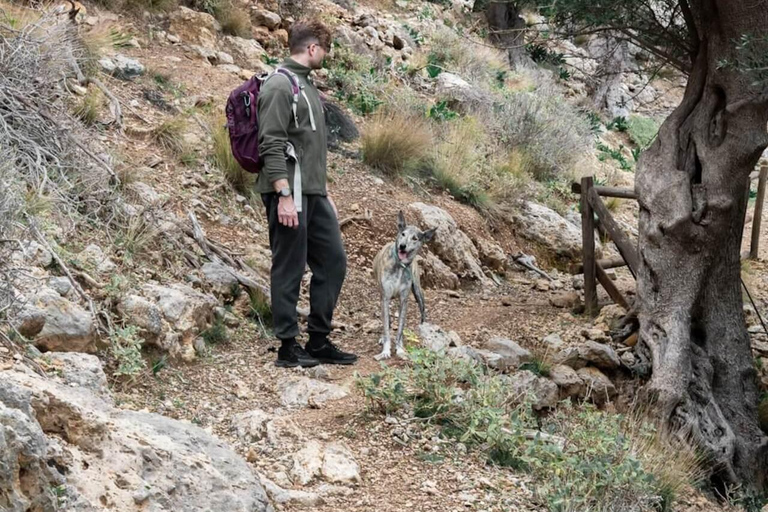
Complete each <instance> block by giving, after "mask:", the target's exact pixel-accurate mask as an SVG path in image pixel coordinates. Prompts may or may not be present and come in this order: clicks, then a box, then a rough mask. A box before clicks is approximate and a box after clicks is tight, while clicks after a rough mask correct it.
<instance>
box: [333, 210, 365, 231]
mask: <svg viewBox="0 0 768 512" xmlns="http://www.w3.org/2000/svg"><path fill="white" fill-rule="evenodd" d="M372 220H373V215H372V214H371V210H368V209H366V210H365V214H364V215H353V216H351V217H347V218H346V219H343V220H341V221H339V228H343V227H344V226H346V225H347V224H349V223H350V222H354V221H364V222H367V223H368V224H370V223H371V221H372Z"/></svg>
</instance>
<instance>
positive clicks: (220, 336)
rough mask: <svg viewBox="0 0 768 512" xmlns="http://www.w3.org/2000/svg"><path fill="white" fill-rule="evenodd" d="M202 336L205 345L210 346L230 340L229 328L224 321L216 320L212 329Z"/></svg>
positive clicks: (209, 328)
mask: <svg viewBox="0 0 768 512" xmlns="http://www.w3.org/2000/svg"><path fill="white" fill-rule="evenodd" d="M200 336H202V338H203V339H204V340H205V343H206V344H208V345H217V344H219V343H223V342H225V341H227V340H228V339H229V335H228V333H227V326H226V325H224V321H223V320H221V319H216V321H215V322H214V323H213V324H211V326H210V327H208V328H207V329H206V330H204V331H203V332H201V333H200Z"/></svg>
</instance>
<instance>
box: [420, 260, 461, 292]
mask: <svg viewBox="0 0 768 512" xmlns="http://www.w3.org/2000/svg"><path fill="white" fill-rule="evenodd" d="M416 259H417V260H418V262H419V269H420V270H421V274H422V275H421V284H422V286H424V287H425V288H439V289H443V290H455V289H457V288H458V287H459V276H457V275H456V274H455V273H454V272H453V271H452V270H451V269H450V268H449V267H448V265H446V264H445V263H443V261H442V260H441V259H440V258H438V257H437V256H435V255H434V254H432V253H431V252H429V251H423V252H422V253H421V254H420V255H419V256H417V257H416Z"/></svg>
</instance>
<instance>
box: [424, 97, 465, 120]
mask: <svg viewBox="0 0 768 512" xmlns="http://www.w3.org/2000/svg"><path fill="white" fill-rule="evenodd" d="M427 117H428V118H430V119H434V120H435V121H449V120H451V119H456V118H457V117H459V113H458V112H456V111H454V110H451V108H450V107H449V106H448V102H447V101H444V100H443V101H438V102H437V103H435V104H434V105H432V106H431V107H429V110H428V111H427Z"/></svg>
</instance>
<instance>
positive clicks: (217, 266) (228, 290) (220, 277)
mask: <svg viewBox="0 0 768 512" xmlns="http://www.w3.org/2000/svg"><path fill="white" fill-rule="evenodd" d="M200 271H201V272H202V273H203V277H204V279H205V281H206V282H207V283H208V284H209V285H210V287H211V290H212V291H213V292H214V293H216V294H217V295H224V296H228V295H232V290H233V289H235V288H237V287H238V286H239V281H238V280H237V277H236V276H235V274H233V273H232V271H231V270H230V269H229V268H227V266H225V265H223V264H221V263H213V262H208V263H205V264H204V265H203V267H202V268H201V269H200Z"/></svg>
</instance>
